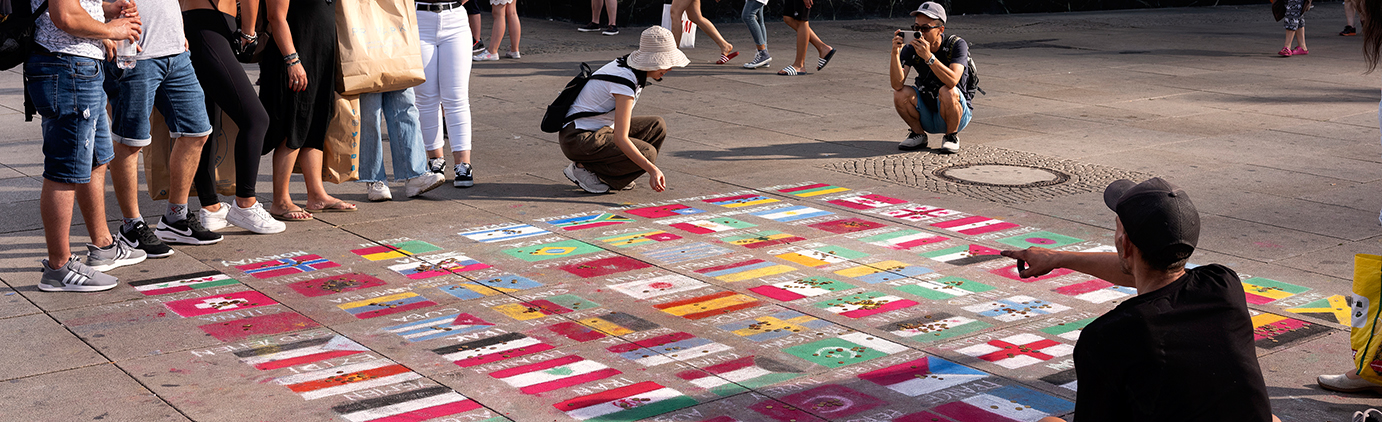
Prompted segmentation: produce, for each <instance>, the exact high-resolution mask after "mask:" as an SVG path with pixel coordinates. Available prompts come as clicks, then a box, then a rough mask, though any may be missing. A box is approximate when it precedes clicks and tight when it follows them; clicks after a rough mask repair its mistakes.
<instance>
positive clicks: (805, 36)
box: [777, 0, 835, 76]
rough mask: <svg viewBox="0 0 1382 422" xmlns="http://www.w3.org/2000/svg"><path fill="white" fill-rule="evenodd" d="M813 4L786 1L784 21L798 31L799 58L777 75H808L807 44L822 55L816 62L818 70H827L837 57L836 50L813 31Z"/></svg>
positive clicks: (800, 1) (806, 0)
mask: <svg viewBox="0 0 1382 422" xmlns="http://www.w3.org/2000/svg"><path fill="white" fill-rule="evenodd" d="M811 4H812V0H785V1H784V2H783V8H782V21H783V22H786V23H787V26H790V27H792V30H794V31H797V57H796V58H795V59H793V61H792V65H791V66H787V67H784V68H782V70H780V71H778V72H777V74H779V75H783V76H797V75H805V74H806V44H811V45H812V46H815V47H816V53H819V54H820V59H817V60H816V70H821V69H824V68H825V65H827V64H829V63H830V59H832V58H834V57H835V48H834V47H831V46H829V45H826V44H825V42H824V41H821V39H820V37H817V36H816V31H812V30H811V22H810V21H811Z"/></svg>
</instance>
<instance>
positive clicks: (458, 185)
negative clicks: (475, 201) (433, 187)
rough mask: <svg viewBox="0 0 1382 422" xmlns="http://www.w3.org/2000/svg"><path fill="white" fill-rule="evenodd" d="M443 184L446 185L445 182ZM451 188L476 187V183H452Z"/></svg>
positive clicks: (472, 181)
mask: <svg viewBox="0 0 1382 422" xmlns="http://www.w3.org/2000/svg"><path fill="white" fill-rule="evenodd" d="M443 183H445V182H443ZM438 186H440V185H438ZM451 186H452V187H458V188H468V187H472V186H475V181H474V180H471V181H467V182H451Z"/></svg>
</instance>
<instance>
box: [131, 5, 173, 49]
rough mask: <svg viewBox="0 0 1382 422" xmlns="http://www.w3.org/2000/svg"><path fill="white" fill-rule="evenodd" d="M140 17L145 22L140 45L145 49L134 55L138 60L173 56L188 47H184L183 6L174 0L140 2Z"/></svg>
mask: <svg viewBox="0 0 1382 422" xmlns="http://www.w3.org/2000/svg"><path fill="white" fill-rule="evenodd" d="M138 4H139V19H140V21H142V22H143V23H144V34H143V35H141V36H140V37H139V45H141V46H143V47H144V51H142V52H140V53H139V55H137V56H134V57H135V59H137V60H144V59H153V58H158V57H165V56H172V55H176V54H179V53H182V52H183V51H186V49H184V48H182V7H181V6H179V5H178V2H176V1H173V0H152V1H142V2H139V3H138Z"/></svg>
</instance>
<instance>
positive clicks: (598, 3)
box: [590, 0, 614, 25]
mask: <svg viewBox="0 0 1382 422" xmlns="http://www.w3.org/2000/svg"><path fill="white" fill-rule="evenodd" d="M604 4H605V0H590V23H593V24H596V25H599V24H600V7H602V6H604ZM610 17H614V14H613V13H611V14H610ZM613 22H614V19H610V25H613V24H614V23H613Z"/></svg>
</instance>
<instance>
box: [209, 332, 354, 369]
mask: <svg viewBox="0 0 1382 422" xmlns="http://www.w3.org/2000/svg"><path fill="white" fill-rule="evenodd" d="M368 351H369V349H367V348H365V346H361V345H360V343H356V342H355V341H354V340H351V339H349V338H346V337H345V336H342V335H333V336H322V337H317V338H310V339H306V340H299V341H295V342H291V343H285V344H276V345H269V346H260V347H256V348H252V349H245V350H240V351H237V352H235V357H237V358H239V359H240V362H242V363H244V364H246V365H250V366H253V367H254V368H255V369H258V370H261V371H268V370H271V369H279V368H287V367H290V366H297V365H305V364H309V363H312V362H320V361H323V360H327V359H334V358H340V357H346V356H351V355H355V354H359V353H364V352H368Z"/></svg>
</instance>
